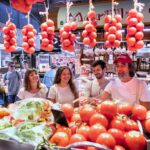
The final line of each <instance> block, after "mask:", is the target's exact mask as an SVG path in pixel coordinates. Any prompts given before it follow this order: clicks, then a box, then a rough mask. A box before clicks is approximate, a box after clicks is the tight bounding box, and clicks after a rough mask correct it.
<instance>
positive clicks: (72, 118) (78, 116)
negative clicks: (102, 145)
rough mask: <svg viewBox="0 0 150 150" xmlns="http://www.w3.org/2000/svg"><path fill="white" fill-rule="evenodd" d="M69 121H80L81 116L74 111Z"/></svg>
mask: <svg viewBox="0 0 150 150" xmlns="http://www.w3.org/2000/svg"><path fill="white" fill-rule="evenodd" d="M71 122H78V123H81V117H80V114H78V113H74V114H73V115H72V117H71Z"/></svg>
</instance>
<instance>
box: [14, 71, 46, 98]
mask: <svg viewBox="0 0 150 150" xmlns="http://www.w3.org/2000/svg"><path fill="white" fill-rule="evenodd" d="M47 92H48V89H47V87H46V86H45V85H44V84H42V83H40V78H39V75H38V72H37V70H36V69H34V68H33V69H28V70H27V71H26V73H25V77H24V87H23V88H21V89H20V91H19V92H18V95H17V96H18V98H19V99H20V100H22V99H26V98H32V97H36V98H46V97H47Z"/></svg>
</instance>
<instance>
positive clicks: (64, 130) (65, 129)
mask: <svg viewBox="0 0 150 150" xmlns="http://www.w3.org/2000/svg"><path fill="white" fill-rule="evenodd" d="M56 132H64V133H66V134H67V135H68V137H70V136H71V129H70V128H66V127H64V126H60V127H59V128H57V130H56Z"/></svg>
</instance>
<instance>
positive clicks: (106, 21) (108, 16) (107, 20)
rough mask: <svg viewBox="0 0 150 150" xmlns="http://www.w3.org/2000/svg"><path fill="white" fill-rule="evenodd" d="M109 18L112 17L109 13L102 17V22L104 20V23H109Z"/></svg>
mask: <svg viewBox="0 0 150 150" xmlns="http://www.w3.org/2000/svg"><path fill="white" fill-rule="evenodd" d="M111 18H112V17H111V15H107V16H105V17H104V22H105V23H110V21H111Z"/></svg>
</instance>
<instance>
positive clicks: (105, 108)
mask: <svg viewBox="0 0 150 150" xmlns="http://www.w3.org/2000/svg"><path fill="white" fill-rule="evenodd" d="M101 113H102V114H103V115H105V116H106V117H108V118H112V117H114V116H115V115H116V113H117V105H116V104H115V103H114V102H112V101H104V102H102V103H101Z"/></svg>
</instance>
